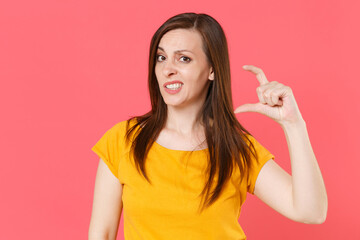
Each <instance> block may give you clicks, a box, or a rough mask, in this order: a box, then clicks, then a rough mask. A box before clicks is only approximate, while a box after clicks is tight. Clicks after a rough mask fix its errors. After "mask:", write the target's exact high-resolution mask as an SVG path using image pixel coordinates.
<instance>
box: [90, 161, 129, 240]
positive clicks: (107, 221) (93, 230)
mask: <svg viewBox="0 0 360 240" xmlns="http://www.w3.org/2000/svg"><path fill="white" fill-rule="evenodd" d="M121 196H122V185H121V183H120V182H119V180H118V179H117V178H116V177H115V176H114V175H113V174H112V172H111V171H110V169H109V168H108V166H107V165H106V164H105V163H104V161H103V160H102V159H101V158H100V160H99V165H98V169H97V173H96V180H95V190H94V200H93V207H92V213H91V219H90V226H89V232H88V239H89V240H110V239H113V240H115V239H116V235H117V232H118V227H119V222H120V217H121V212H122V200H121Z"/></svg>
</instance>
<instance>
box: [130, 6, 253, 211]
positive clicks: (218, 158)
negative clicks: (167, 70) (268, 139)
mask: <svg viewBox="0 0 360 240" xmlns="http://www.w3.org/2000/svg"><path fill="white" fill-rule="evenodd" d="M177 28H181V29H189V30H196V31H198V32H199V33H200V34H201V36H202V42H203V44H202V46H203V51H204V53H205V54H206V57H207V61H208V62H209V64H210V65H211V66H213V71H214V76H215V78H214V80H213V81H210V82H211V83H210V85H209V88H208V92H207V95H206V100H205V103H204V105H203V107H202V109H201V110H200V112H199V116H200V117H201V120H202V122H203V124H204V129H205V137H206V142H207V146H208V153H209V155H208V156H209V158H208V165H207V169H206V171H207V174H208V181H207V182H206V184H205V186H204V189H203V191H202V192H201V194H200V195H201V196H202V199H203V196H204V194H206V196H205V199H206V201H205V203H204V204H203V205H202V207H201V211H202V210H203V209H204V207H209V206H210V205H211V204H213V203H214V202H215V201H216V199H218V197H219V196H220V193H221V191H222V189H223V185H224V184H225V183H226V182H227V181H228V180H229V178H230V177H231V174H232V171H233V167H234V165H235V163H236V164H237V166H238V167H239V170H240V174H241V177H240V179H241V180H240V183H241V182H242V180H243V179H244V175H245V174H244V173H245V172H246V171H247V169H248V168H249V167H250V165H251V161H250V153H251V154H253V155H254V156H255V158H257V156H256V151H254V150H255V149H254V146H253V144H252V143H251V141H250V140H249V139H248V137H247V136H246V135H245V133H247V134H249V135H251V134H250V133H249V132H248V131H247V130H246V129H245V128H244V127H243V126H241V124H240V123H239V122H238V120H237V118H236V116H235V114H234V110H233V103H232V95H231V77H230V64H229V54H228V46H227V40H226V37H225V34H224V31H223V29H222V27H221V26H220V24H219V23H218V22H217V21H216V20H215V19H214V18H212V17H211V16H209V15H207V14H196V13H192V12H190V13H182V14H178V15H176V16H173V17H171V18H169V19H168V20H167V21H166V22H165V23H164V24H162V25H161V26H160V28H159V29H158V30H157V31H156V32H155V34H154V36H153V37H152V39H151V43H150V54H149V69H148V71H149V72H148V87H149V92H150V100H151V107H152V109H151V111H149V112H148V113H146V114H144V115H141V116H133V117H131V118H130V119H128V121H127V133H126V137H127V140H129V139H130V133H131V132H132V131H133V130H134V129H135V128H137V127H138V126H141V128H138V130H137V131H136V136H135V138H134V140H133V141H132V145H131V151H130V152H131V154H133V156H134V160H135V164H136V167H137V170H138V172H139V173H140V170H141V173H142V174H143V176H144V177H145V178H146V180H147V181H148V182H149V183H150V184H151V181H150V180H149V178H148V177H147V174H146V170H145V159H146V156H147V153H148V151H149V149H150V148H151V146H152V144H153V143H154V141H155V140H156V139H157V137H158V135H159V133H160V132H161V130H162V129H163V127H164V126H165V123H166V119H167V105H166V104H165V102H164V100H163V99H162V96H161V93H160V89H159V86H158V82H157V79H156V75H155V64H156V51H157V48H158V44H159V42H160V40H161V38H162V36H163V35H164V34H165V33H167V32H168V31H170V30H173V29H177ZM131 120H136V123H135V125H133V126H132V127H131V128H129V127H128V126H129V122H130V121H131ZM140 129H141V130H140ZM243 132H245V133H243ZM246 141H247V142H248V143H249V144H250V146H251V147H250V146H248V145H247V143H246ZM240 155H241V157H240ZM216 174H218V175H217V176H218V181H217V185H216V187H215V189H214V190H213V191H212V192H211V193H212V195H211V197H210V198H209V194H210V190H211V187H212V184H213V179H214V177H215V175H216ZM240 183H239V186H240Z"/></svg>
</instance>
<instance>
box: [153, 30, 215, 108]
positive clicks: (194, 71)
mask: <svg viewBox="0 0 360 240" xmlns="http://www.w3.org/2000/svg"><path fill="white" fill-rule="evenodd" d="M155 74H156V78H157V81H158V84H159V88H160V92H161V95H162V97H163V99H164V102H165V103H166V104H167V105H172V106H176V107H185V106H188V105H189V104H199V105H201V106H202V104H203V103H204V102H205V98H206V93H207V89H208V86H209V83H210V81H211V80H213V79H214V73H213V72H212V68H211V66H209V64H208V62H207V59H206V55H205V53H204V52H203V50H202V39H201V35H200V33H199V32H197V31H192V30H187V29H174V30H171V31H169V32H167V33H166V34H164V36H163V37H162V38H161V40H160V42H159V45H158V49H157V55H156V64H155ZM171 82H174V83H175V84H169V83H171ZM166 86H168V87H166Z"/></svg>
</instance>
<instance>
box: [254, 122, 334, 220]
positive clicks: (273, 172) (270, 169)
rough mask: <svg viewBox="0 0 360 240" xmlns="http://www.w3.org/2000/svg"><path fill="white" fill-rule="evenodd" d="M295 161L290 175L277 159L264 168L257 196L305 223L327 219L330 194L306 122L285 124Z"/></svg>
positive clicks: (292, 158)
mask: <svg viewBox="0 0 360 240" xmlns="http://www.w3.org/2000/svg"><path fill="white" fill-rule="evenodd" d="M282 128H283V130H284V133H285V136H286V141H287V144H288V148H289V153H290V159H291V172H292V176H290V175H289V174H288V173H287V172H285V171H284V170H283V169H282V168H281V167H280V166H279V165H277V164H276V163H275V162H274V161H273V160H271V161H269V162H267V163H266V164H265V165H264V166H263V168H262V169H261V171H260V173H259V175H258V178H257V181H256V184H255V190H254V194H255V195H256V196H257V197H258V198H260V199H261V200H262V201H263V202H265V203H266V204H267V205H269V206H270V207H272V208H273V209H275V210H276V211H278V212H279V213H281V214H282V215H284V216H286V217H288V218H290V219H292V220H294V221H297V222H303V223H312V224H320V223H323V222H324V221H325V219H326V214H327V207H328V202H327V194H326V189H325V184H324V181H323V178H322V175H321V171H320V168H319V165H318V163H317V160H316V158H315V154H314V152H313V150H312V147H311V144H310V140H309V136H308V132H307V129H306V123H305V121H303V120H301V121H299V122H296V123H293V124H285V125H282Z"/></svg>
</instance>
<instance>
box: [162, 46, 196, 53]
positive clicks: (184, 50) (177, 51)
mask: <svg viewBox="0 0 360 240" xmlns="http://www.w3.org/2000/svg"><path fill="white" fill-rule="evenodd" d="M158 49H160V50H162V51H164V49H163V48H162V47H158ZM164 52H165V51H164ZM179 52H190V53H192V54H194V53H193V52H192V51H190V50H186V49H181V50H176V51H174V53H179Z"/></svg>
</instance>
